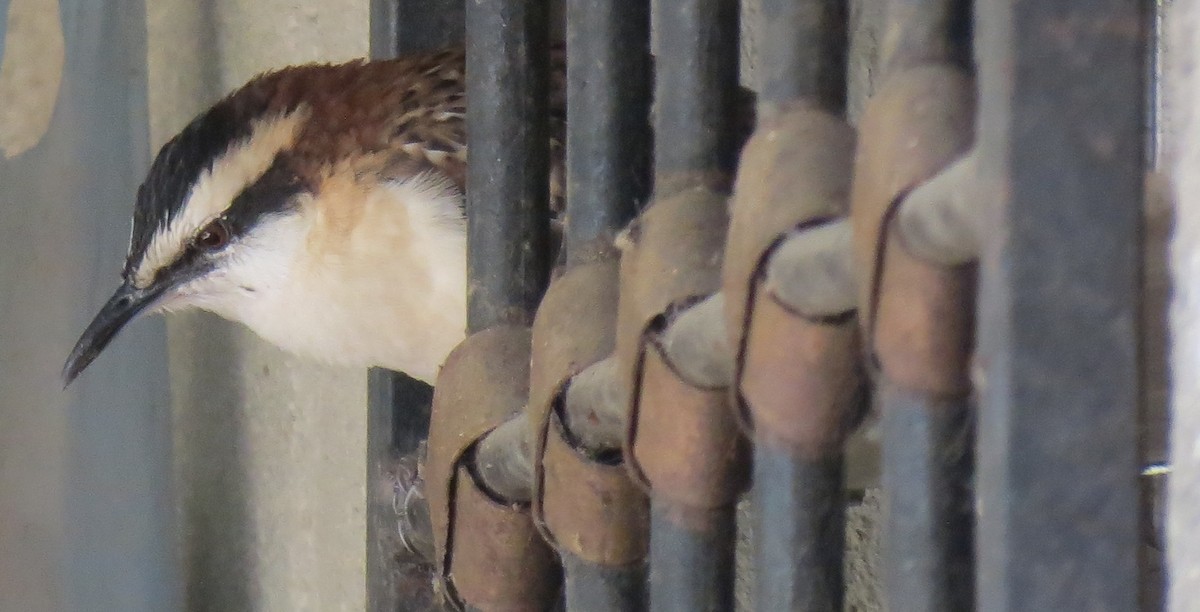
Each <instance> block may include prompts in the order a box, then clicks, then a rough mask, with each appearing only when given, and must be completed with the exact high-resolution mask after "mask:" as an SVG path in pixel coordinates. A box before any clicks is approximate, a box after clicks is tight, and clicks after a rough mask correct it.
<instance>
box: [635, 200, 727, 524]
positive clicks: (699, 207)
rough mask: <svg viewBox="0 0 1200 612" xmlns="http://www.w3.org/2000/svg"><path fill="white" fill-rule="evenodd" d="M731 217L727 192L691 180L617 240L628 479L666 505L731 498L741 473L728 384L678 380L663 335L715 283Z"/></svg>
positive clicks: (713, 504) (705, 505) (711, 504)
mask: <svg viewBox="0 0 1200 612" xmlns="http://www.w3.org/2000/svg"><path fill="white" fill-rule="evenodd" d="M727 220H728V218H727V215H726V198H725V197H724V196H723V195H721V194H719V193H716V192H714V191H711V190H707V189H703V188H695V189H690V190H687V191H683V192H679V193H676V194H674V195H671V196H669V197H667V198H664V199H662V200H659V201H657V202H656V203H655V204H654V205H653V206H652V207H650V209H649V210H647V211H646V212H645V213H644V214H643V215H642V217H640V218H639V220H638V221H637V222H636V223H635V225H634V226H632V227H631V229H630V230H629V231H628V232H627V235H626V240H625V244H624V245H623V250H624V253H623V257H622V262H621V304H620V310H619V315H618V316H619V319H618V327H617V330H618V335H617V358H618V360H619V361H620V367H621V369H622V374H623V376H625V377H627V378H626V380H627V381H628V383H627V385H628V389H630V393H629V410H628V414H629V420H628V423H627V425H628V427H627V430H626V439H625V445H624V449H625V460H626V463H627V465H628V467H629V469H630V473H631V474H632V475H633V477H634V479H635V480H636V481H637V482H639V483H640V484H642V485H643V486H646V487H648V488H650V489H652V492H653V494H654V496H655V499H662V500H664V501H667V502H669V503H670V505H671V506H672V507H679V508H692V509H711V508H717V507H721V506H725V505H728V504H731V503H733V502H734V501H735V500H736V499H737V496H738V494H739V493H740V492H741V490H742V488H743V487H744V485H745V481H746V460H745V459H746V445H745V441H744V440H743V438H742V436H741V434H740V432H739V431H738V429H737V427H736V422H735V420H734V417H733V414H732V413H731V412H730V411H729V409H728V394H727V389H726V388H725V387H723V386H722V387H715V388H701V387H697V386H695V385H694V384H692V383H691V382H689V381H686V380H684V379H683V378H682V377H681V376H680V374H679V371H678V370H677V369H676V368H675V367H674V366H673V365H672V364H671V363H670V361H669V359H667V358H666V357H665V356H664V355H665V351H664V350H663V347H662V346H661V345H660V344H659V342H660V340H661V338H660V335H661V334H662V332H664V330H666V329H668V328H669V326H670V325H669V324H670V322H671V317H672V316H673V315H674V314H675V313H678V312H681V311H682V310H684V309H686V308H687V307H688V306H690V305H692V304H694V303H696V302H698V301H700V300H701V299H702V298H703V297H705V296H707V295H709V294H711V293H713V292H715V291H716V290H717V289H719V283H720V275H721V263H722V252H723V248H722V246H723V243H724V237H725V228H726V223H727ZM703 514H704V513H703V512H701V513H697V516H700V515H703ZM677 518H681V520H685V521H686V520H688V518H689V517H686V516H682V517H677Z"/></svg>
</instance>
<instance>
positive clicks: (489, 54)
mask: <svg viewBox="0 0 1200 612" xmlns="http://www.w3.org/2000/svg"><path fill="white" fill-rule="evenodd" d="M547 5H548V3H547V2H545V1H544V0H541V1H526V0H491V1H489V2H472V3H470V4H468V5H467V11H466V20H467V28H466V32H467V53H466V54H467V99H468V104H467V129H468V131H469V133H470V146H469V151H470V152H469V156H470V164H469V166H468V169H467V278H468V281H467V327H468V329H469V331H472V332H474V331H479V330H483V329H486V328H488V327H492V326H494V325H500V324H511V325H529V324H530V323H532V322H533V313H534V311H535V310H536V309H537V304H538V301H539V300H540V299H541V296H542V293H543V291H545V288H546V283H547V281H548V280H549V261H548V257H547V254H548V246H549V235H550V234H549V231H550V230H549V227H550V226H549V206H548V197H549V190H548V185H549V133H548V131H547V127H546V106H547V105H546V86H547V83H548V76H549V74H548V65H549V40H548V39H549V32H548V13H549V11H548V6H547ZM472 100H474V101H484V103H472V102H470V101H472Z"/></svg>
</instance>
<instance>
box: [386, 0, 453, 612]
mask: <svg viewBox="0 0 1200 612" xmlns="http://www.w3.org/2000/svg"><path fill="white" fill-rule="evenodd" d="M464 28H465V23H464V21H463V0H432V1H431V0H371V4H370V36H371V40H370V49H371V57H372V58H373V59H384V58H389V57H394V56H396V55H399V54H402V53H409V52H414V51H421V50H430V49H438V48H442V47H447V46H451V45H454V44H461V43H462V38H463V30H464ZM367 393H368V403H367V491H368V496H367V568H366V580H367V585H366V586H367V609H369V610H372V611H375V612H385V611H386V612H393V611H396V610H425V609H427V608H428V607H429V606H430V605H432V601H433V582H434V579H433V568H432V565H431V562H432V559H433V557H432V555H431V554H429V553H431V552H432V546H431V544H432V539H431V538H432V533H431V532H430V526H429V521H428V514H429V512H428V505H427V504H425V503H424V498H423V497H422V496H420V491H419V490H418V488H419V486H420V485H421V483H420V482H419V481H418V480H417V470H416V464H417V459H418V455H419V453H420V447H421V443H422V442H423V441H424V440H425V438H426V437H428V435H429V413H430V403H431V401H432V392H431V390H430V388H429V386H428V385H426V384H424V383H421V382H419V381H416V380H414V379H412V378H410V377H409V376H406V375H404V374H402V373H399V372H393V371H391V370H386V369H383V368H372V369H371V370H370V372H369V375H368V379H367ZM398 511H399V512H398Z"/></svg>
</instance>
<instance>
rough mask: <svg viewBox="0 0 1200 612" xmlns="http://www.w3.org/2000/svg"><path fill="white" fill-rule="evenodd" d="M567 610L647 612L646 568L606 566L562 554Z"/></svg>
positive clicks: (642, 566)
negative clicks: (639, 611) (645, 611)
mask: <svg viewBox="0 0 1200 612" xmlns="http://www.w3.org/2000/svg"><path fill="white" fill-rule="evenodd" d="M562 561H563V569H564V570H565V571H566V576H565V582H564V584H563V588H564V597H565V600H566V609H567V610H588V611H591V610H596V611H597V612H599V611H602V610H613V611H628V612H637V611H638V610H645V609H646V567H645V566H644V565H641V564H637V565H632V566H615V567H614V566H609V565H600V564H597V563H591V562H588V561H585V560H583V559H580V558H579V557H577V556H575V555H572V554H569V553H565V554H562Z"/></svg>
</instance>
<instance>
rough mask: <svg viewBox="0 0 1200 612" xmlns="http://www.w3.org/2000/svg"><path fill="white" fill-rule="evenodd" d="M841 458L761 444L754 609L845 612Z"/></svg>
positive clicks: (758, 453)
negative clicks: (812, 456) (807, 457)
mask: <svg viewBox="0 0 1200 612" xmlns="http://www.w3.org/2000/svg"><path fill="white" fill-rule="evenodd" d="M842 473H843V464H842V457H841V455H840V454H839V455H837V456H834V457H827V458H823V459H816V460H803V459H797V458H796V457H795V456H794V455H793V454H792V453H790V452H787V451H786V450H784V449H781V448H778V447H776V446H774V445H771V444H764V443H763V442H761V441H759V442H758V443H756V444H755V446H754V481H755V482H756V483H759V484H760V486H756V487H755V488H754V490H753V494H754V504H753V511H754V530H753V531H754V535H755V544H756V546H755V563H754V579H755V584H756V590H755V608H756V609H758V610H763V611H764V612H767V611H771V610H814V611H815V610H841V609H842V600H843V590H844V583H843V580H842V554H843V551H844V550H845V547H846V541H845V540H846V532H845V528H846V527H845V498H844V496H843V492H842V489H843V486H842Z"/></svg>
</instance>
